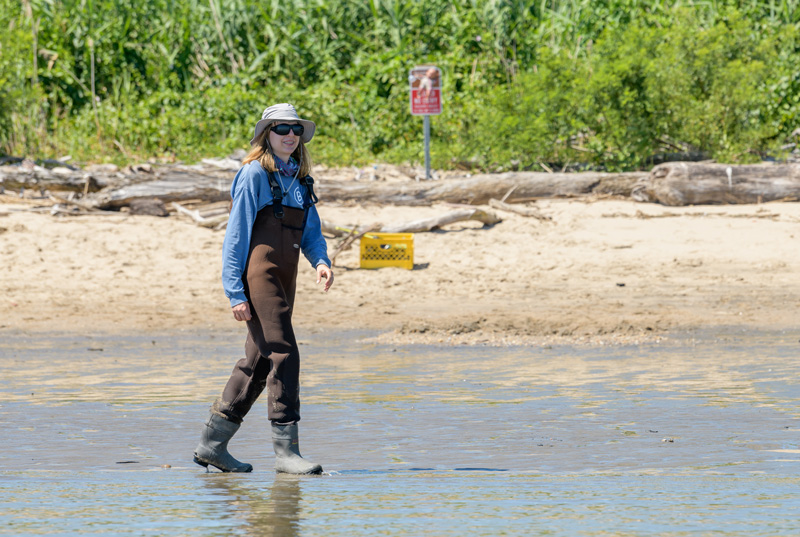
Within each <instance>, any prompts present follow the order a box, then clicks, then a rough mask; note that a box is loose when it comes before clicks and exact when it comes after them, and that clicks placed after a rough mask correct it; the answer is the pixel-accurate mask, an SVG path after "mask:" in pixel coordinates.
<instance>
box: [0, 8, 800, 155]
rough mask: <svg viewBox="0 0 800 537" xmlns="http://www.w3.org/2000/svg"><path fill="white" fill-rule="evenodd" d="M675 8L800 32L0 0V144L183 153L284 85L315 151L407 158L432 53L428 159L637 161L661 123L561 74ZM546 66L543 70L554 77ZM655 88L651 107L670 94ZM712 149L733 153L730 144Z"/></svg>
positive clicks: (635, 13) (782, 132)
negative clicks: (312, 131)
mask: <svg viewBox="0 0 800 537" xmlns="http://www.w3.org/2000/svg"><path fill="white" fill-rule="evenodd" d="M686 13H689V14H690V15H688V16H687V15H686ZM681 17H684V18H685V19H686V20H690V21H692V24H694V25H695V26H693V28H695V30H696V31H702V30H705V29H709V28H713V27H715V25H718V24H720V23H724V22H725V21H726V20H728V19H729V18H730V17H739V19H741V20H743V21H747V23H746V27H747V28H746V30H745V31H744V33H747V32H748V31H749V32H752V33H753V35H756V36H759V35H760V36H764V39H763V40H768V39H772V37H770V36H775V35H778V34H781V33H782V32H791V31H792V30H794V31H795V32H796V31H797V29H798V23H799V22H800V0H783V1H778V0H767V1H762V2H753V1H749V2H744V1H733V0H720V1H708V0H705V1H699V0H698V1H694V0H688V1H680V0H676V1H665V0H573V1H565V0H461V1H458V2H450V1H444V0H427V1H425V2H418V1H416V0H368V1H364V0H340V1H336V2H334V1H331V0H295V1H293V2H291V3H287V2H282V1H278V0H258V1H257V0H146V1H143V0H22V1H21V2H20V1H19V0H0V54H2V56H0V107H1V109H0V152H6V153H14V154H23V153H24V154H32V155H35V156H56V155H58V154H64V153H70V154H73V156H75V157H76V158H79V159H83V160H99V159H112V160H120V161H124V160H131V159H138V158H145V157H150V156H159V157H162V158H181V159H193V158H197V157H199V156H203V155H207V154H210V153H222V152H226V151H230V150H232V149H235V148H237V147H242V146H243V144H246V140H247V139H248V136H247V130H248V129H249V128H251V125H252V124H253V123H254V120H255V119H256V118H257V117H258V114H259V112H260V110H261V109H263V107H264V106H266V105H267V104H270V103H272V102H277V101H283V100H286V101H291V102H295V103H296V104H297V105H298V107H299V108H300V109H301V111H302V112H303V113H304V114H305V115H308V116H310V117H312V118H313V119H315V120H317V121H318V122H319V123H320V127H321V128H320V130H319V138H318V139H317V140H315V147H314V149H315V150H316V151H317V154H318V155H320V157H321V160H322V161H326V162H330V163H349V162H366V161H369V160H371V159H376V158H381V159H388V160H396V161H409V160H411V161H414V160H418V159H419V158H420V157H421V155H420V148H421V144H420V143H419V136H420V132H421V129H420V125H419V123H420V121H419V119H418V118H414V117H411V116H410V115H409V114H408V94H407V92H408V88H407V79H406V77H407V74H408V70H409V68H411V67H413V66H414V65H415V64H419V63H428V62H434V63H437V64H438V65H440V66H441V67H442V68H443V70H444V74H445V78H444V82H445V87H444V93H445V113H444V115H443V116H441V117H439V118H436V119H435V120H434V137H435V149H436V152H437V155H438V156H437V157H436V159H437V160H436V161H435V162H436V163H437V165H439V166H454V165H457V164H458V163H464V162H474V163H480V165H481V166H499V165H502V164H501V163H498V162H496V161H498V159H500V160H503V159H506V160H508V159H510V160H514V161H519V162H520V163H521V164H520V165H523V166H524V165H528V164H529V163H531V162H533V161H534V160H536V161H539V160H542V159H544V160H546V161H549V162H565V161H566V160H584V161H587V162H589V163H590V164H592V165H596V166H612V167H631V166H639V165H642V163H643V160H642V159H641V158H637V157H635V155H638V154H639V153H640V152H654V151H658V150H659V149H660V147H659V146H658V143H656V142H653V140H658V139H659V138H662V137H663V135H664V133H665V132H666V130H669V129H668V127H669V125H667V124H666V123H664V122H663V121H662V122H660V123H659V122H656V123H653V124H650V123H648V121H646V120H644V119H642V117H643V116H642V115H641V114H640V115H636V114H634V115H631V114H630V111H629V110H626V109H625V107H624V106H623V107H620V106H617V105H619V102H616V101H618V100H619V98H621V97H619V96H617V97H613V96H610V94H609V95H607V96H606V97H603V95H600V94H598V95H588V94H586V93H585V92H584V93H581V92H580V91H577V89H580V87H581V86H582V85H583V86H585V87H589V86H592V84H587V83H586V81H585V80H581V79H580V78H578V79H575V78H570V76H571V75H570V73H573V74H574V73H576V72H580V73H581V74H580V77H584V78H586V77H589V78H591V77H592V76H593V73H594V72H597V70H598V69H599V70H600V71H602V70H603V68H604V67H603V66H605V68H608V69H611V68H612V66H613V65H614V64H618V63H619V62H620V61H622V60H623V58H620V57H619V55H615V52H614V50H613V47H606V48H598V47H597V44H598V43H603V42H606V43H608V42H611V41H614V40H616V42H617V43H618V44H619V45H620V47H622V48H625V47H626V46H627V45H629V44H630V43H628V41H627V40H626V37H625V36H627V35H632V34H630V32H629V31H628V29H629V28H634V27H636V28H641V29H642V30H641V31H644V29H651V30H652V31H653V32H654V33H655V34H654V35H655V37H653V40H654V41H653V43H655V42H657V41H659V40H668V39H670V37H669V36H668V35H667V32H671V33H672V34H676V35H677V33H679V31H680V27H679V26H678V25H677V24H676V21H678V20H681V19H680V18H681ZM637 31H639V30H637ZM756 41H757V42H756V43H753V42H751V41H748V42H747V46H751V45H755V46H757V45H758V44H759V43H760V42H761V40H759V39H756ZM781 43H782V45H783V46H788V47H789V48H788V49H783V50H777V51H775V54H776V58H775V59H774V61H775V62H776V63H775V65H774V66H773V67H774V68H775V73H777V74H775V76H768V75H764V76H763V77H761V78H758V77H756V78H757V80H756V79H755V78H753V79H749V78H746V77H745V78H746V80H747V84H750V85H752V84H755V86H753V87H752V88H750V86H747V88H748V89H749V90H751V91H754V92H755V91H760V90H759V88H760V87H761V86H763V88H766V87H767V86H768V87H769V88H770V90H771V91H776V92H778V93H780V95H781V98H780V99H779V100H778V101H777V102H775V103H772V104H774V106H773V109H768V107H767V108H765V111H764V112H759V113H760V114H761V116H763V117H761V118H760V119H758V120H757V122H758V121H762V122H768V121H771V122H773V123H774V122H775V119H774V118H775V117H780V118H782V119H780V120H779V123H780V125H779V126H778V127H777V128H773V127H774V125H773V126H772V127H770V128H769V129H766V130H763V134H762V135H760V137H759V136H756V137H755V138H752V136H751V138H750V141H749V142H747V143H748V144H749V145H750V146H752V147H751V149H752V150H753V151H755V152H758V151H762V150H764V148H766V147H767V146H768V145H769V144H768V143H767V141H768V140H767V141H765V139H766V138H770V137H771V139H772V138H774V139H779V138H781V139H783V140H784V141H785V139H786V137H787V136H788V135H789V134H790V133H791V131H792V130H793V129H792V128H790V126H791V123H792V122H793V121H795V120H796V117H797V116H796V111H797V109H798V107H800V105H799V104H798V102H797V90H798V82H797V78H796V75H794V74H793V73H792V69H793V68H794V65H795V63H796V61H795V60H794V57H796V55H797V54H796V53H797V46H796V43H794V42H793V41H792V40H791V39H788V38H785V39H783V40H782V41H781ZM653 46H655V45H653ZM34 49H35V51H36V53H35V54H34ZM626 50H628V51H629V54H631V55H634V56H636V55H637V54H638V53H640V52H641V51H640V50H637V49H635V48H630V47H628V48H627V49H626ZM731 50H733V49H731ZM770 50H774V47H773V48H772V49H770ZM730 52H731V51H730V50H729V53H730ZM770 54H772V53H770ZM766 57H767V56H764V58H766ZM553 58H558V61H555V60H553ZM769 60H770V61H773V58H772V56H769ZM648 61H649V60H648ZM676 61H678V62H680V59H676ZM721 61H722V60H721V59H720V62H721ZM761 61H763V60H761ZM645 63H647V62H645ZM651 63H652V62H651ZM556 64H558V66H557V67H556ZM718 64H719V62H718ZM648 65H649V64H648ZM718 67H720V65H716V66H708V67H707V68H709V69H712V70H713V69H716V68H718ZM587 69H589V70H587ZM612 71H613V69H612ZM542 72H547V73H548V74H547V76H548V77H551V78H554V79H553V80H551V81H550V86H548V84H545V83H544V82H543V79H542V77H541V76H540V73H542ZM796 72H797V71H794V73H796ZM681 74H683V71H681ZM608 76H609V77H612V78H613V76H614V75H613V73H612V74H609V75H608ZM534 80H536V81H538V82H535V83H534V82H532V81H534ZM741 80H742V79H739V81H738V82H737V81H736V80H733V79H730V80H728V81H727V82H725V83H727V84H732V85H736V84H739V83H740V81H741ZM568 82H569V84H568ZM629 82H631V83H635V81H631V80H629ZM531 84H533V85H534V86H535V88H532V86H531ZM759 84H760V85H761V86H759ZM595 86H596V85H595ZM623 86H624V84H623ZM547 87H550V89H549V90H546V91H545V89H543V88H547ZM526 88H527V89H526ZM763 88H762V89H763ZM620 91H622V92H623V93H624V92H625V91H633V90H632V89H631V88H630V87H627V86H625V87H622V88H621V89H620ZM529 94H530V95H529ZM533 95H535V97H534V96H533ZM565 95H571V96H572V97H571V100H570V101H565ZM620 95H622V94H620ZM676 97H679V95H678V96H676ZM624 98H628V97H624ZM659 98H660V99H661V101H658V102H659V104H658V106H666V107H670V106H673V105H674V106H679V105H680V103H678V104H675V103H672V102H671V101H670V99H671V97H669V96H661V97H659ZM531 99H535V101H536V102H531ZM576 99H577V100H578V101H581V102H582V103H583V104H578V103H576V102H575V100H576ZM604 99H606V101H607V102H605V103H604V101H603V100H604ZM608 99H611V101H608ZM654 99H655V98H654ZM665 99H666V101H667V102H664V100H665ZM615 100H616V101H615ZM526 102H528V103H529V106H530V107H533V108H535V109H536V110H537V111H538V113H539V114H540V115H541V113H542V110H544V111H546V112H547V115H546V117H533V116H531V117H528V118H526V119H525V120H524V121H522V120H521V118H519V117H517V116H518V115H519V113H520V112H521V110H523V109H524V110H527V111H526V113H533V110H532V109H528V108H525V106H528V105H525V106H523V107H522V108H521V106H522V105H523V104H524V103H526ZM747 102H748V103H749V102H750V101H747ZM770 102H772V101H770ZM654 103H656V100H653V101H652V102H650V105H654ZM615 106H617V107H616V108H614V107H615ZM680 106H683V107H684V109H685V110H688V109H689V108H691V107H688V108H687V107H686V106H684V105H680ZM748 106H750V105H748ZM576 107H577V108H579V109H580V110H581V111H582V113H584V112H585V113H604V114H605V115H606V116H607V118H609V119H608V121H613V122H614V124H615V126H614V127H613V128H609V127H608V125H607V123H604V122H598V121H594V122H592V121H590V120H589V119H581V120H580V121H579V120H578V119H577V118H578V116H575V115H573V117H572V120H570V119H569V118H567V117H564V114H565V112H564V111H565V110H572V111H573V112H574V111H575V110H576ZM504 114H506V115H508V117H507V116H506V115H504ZM767 116H769V117H767ZM483 117H496V118H497V119H499V120H502V121H506V120H507V121H508V122H511V123H513V122H514V120H515V119H516V120H517V121H519V123H520V125H518V127H517V128H515V129H511V130H510V131H509V132H510V133H512V134H513V135H514V136H517V133H520V132H521V133H522V134H521V135H520V136H522V139H523V140H524V139H526V138H527V140H528V141H527V142H524V143H528V144H533V145H531V146H530V147H529V148H528V149H527V150H526V149H524V148H523V149H520V150H518V151H516V152H515V154H514V155H513V156H512V155H511V154H507V153H504V152H503V147H505V146H508V140H505V141H504V140H495V141H492V142H487V141H486V140H485V139H483V138H482V135H481V132H480V131H476V129H479V128H480V129H483V128H491V126H490V125H487V124H485V122H482V121H483V120H481V118H483ZM581 117H583V116H581ZM559 118H560V119H559ZM751 119H752V118H751ZM570 121H571V122H572V123H570ZM631 121H636V122H638V123H636V124H632V123H630V122H631ZM748 121H750V120H748ZM578 123H580V125H579V124H578ZM629 123H630V124H629ZM770 125H772V124H770ZM651 128H652V129H656V130H658V131H659V132H654V133H653V135H652V138H653V140H650V141H648V142H647V143H644V142H627V141H625V140H624V139H623V138H624V136H623V138H620V136H622V133H624V132H626V131H630V130H633V131H636V132H643V131H644V130H646V129H651ZM697 128H700V127H697ZM543 129H544V130H543ZM548 129H549V130H548ZM665 129H666V130H665ZM673 131H675V129H673V130H672V131H670V136H672V135H678V134H680V136H683V138H682V139H681V140H680V142H681V143H684V144H685V145H687V146H692V147H697V146H699V148H700V149H705V150H710V151H712V152H714V151H715V150H717V149H718V148H719V140H716V139H712V138H713V137H712V138H709V139H708V140H705V139H702V137H698V136H695V135H694V134H692V135H691V136H690V135H689V134H686V133H679V132H678V131H675V132H673ZM604 133H605V135H606V136H605V137H604ZM612 133H613V136H612ZM514 136H512V138H513V137H514ZM576 136H577V137H580V138H581V139H584V138H586V140H588V142H590V144H589V146H590V151H588V152H583V153H581V152H576V151H574V150H570V149H568V147H569V146H570V144H568V143H567V142H565V140H567V139H569V138H570V137H576ZM613 138H617V139H618V141H617V142H613V143H612V141H611V140H612V139H613ZM488 139H491V137H488ZM715 140H716V141H715ZM515 143H516V142H515ZM519 143H520V144H523V142H522V141H519ZM737 143H738V142H737ZM592 144H594V145H592ZM598 144H599V145H598ZM704 144H705V145H708V147H702V146H703V145H704ZM715 144H716V145H715ZM512 145H513V144H512ZM572 145H574V144H572ZM734 145H735V144H734ZM746 145H747V144H746ZM601 146H602V147H601ZM580 147H583V146H580ZM534 148H538V149H536V150H535V151H534ZM591 148H596V149H591ZM584 149H586V148H584ZM526 151H527V153H526ZM720 151H721V152H720V154H725V155H729V156H731V158H735V157H736V155H737V154H738V153H737V152H741V151H739V150H738V149H737V150H732V149H731V148H730V147H729V148H728V149H724V150H720ZM742 151H743V153H742V154H749V153H748V150H747V149H743V150H742ZM534 153H535V155H534ZM629 153H630V154H633V155H634V157H630V156H625V155H626V154H629ZM489 155H495V156H493V157H490V156H489ZM534 157H535V159H534ZM526 163H527V164H526Z"/></svg>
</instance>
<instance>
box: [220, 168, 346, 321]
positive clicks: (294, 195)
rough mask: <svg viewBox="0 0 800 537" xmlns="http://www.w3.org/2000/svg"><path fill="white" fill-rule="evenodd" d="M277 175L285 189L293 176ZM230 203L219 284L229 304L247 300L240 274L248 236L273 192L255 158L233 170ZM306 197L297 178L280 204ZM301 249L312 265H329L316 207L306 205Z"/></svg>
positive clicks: (299, 205)
mask: <svg viewBox="0 0 800 537" xmlns="http://www.w3.org/2000/svg"><path fill="white" fill-rule="evenodd" d="M277 175H279V176H280V181H281V182H282V185H283V188H288V187H289V185H290V184H291V183H292V180H293V178H292V177H288V176H286V175H282V174H277ZM231 198H233V206H232V207H231V214H230V217H229V219H228V228H227V230H226V232H225V240H224V241H223V243H222V286H223V288H224V289H225V296H227V297H228V298H229V299H230V302H231V307H233V306H235V305H236V304H241V303H242V302H247V297H246V296H245V294H244V284H243V283H242V274H244V270H245V268H246V267H245V264H246V263H247V255H248V253H249V252H250V238H251V237H252V235H253V224H254V223H255V221H256V215H257V214H258V211H260V210H261V209H263V208H264V207H265V206H267V205H271V204H272V191H271V190H270V188H269V179H268V178H267V172H266V171H264V168H262V167H261V164H260V163H259V162H258V161H252V162H249V163H247V164H245V165H244V166H242V167H241V168H240V169H239V171H238V172H237V173H236V177H234V179H233V184H232V185H231ZM307 199H308V189H307V188H306V187H305V186H302V185H301V184H300V179H299V178H298V179H297V180H296V181H294V184H293V185H292V186H291V188H289V191H288V192H287V193H286V195H285V196H284V197H283V200H282V201H283V205H284V206H286V207H295V208H298V209H302V208H303V205H304V202H305V200H307ZM300 251H301V252H303V255H305V256H306V259H308V261H309V262H310V263H311V265H312V266H313V267H315V268H316V267H317V266H319V265H320V264H325V265H327V266H329V267H330V266H331V261H330V259H328V245H327V243H326V242H325V237H323V236H322V226H321V223H320V219H319V213H317V208H316V207H315V206H313V205H312V206H311V207H309V208H308V217H307V218H306V225H305V228H304V230H303V240H302V241H301V242H300Z"/></svg>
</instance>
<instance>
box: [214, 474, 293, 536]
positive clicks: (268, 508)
mask: <svg viewBox="0 0 800 537" xmlns="http://www.w3.org/2000/svg"><path fill="white" fill-rule="evenodd" d="M201 477H202V480H203V484H204V485H205V486H206V487H208V488H209V489H211V490H212V491H217V492H220V493H222V495H223V498H224V501H225V502H226V503H227V504H228V505H229V506H230V508H231V510H230V517H231V518H235V519H240V520H241V522H242V524H241V525H237V526H238V528H237V529H238V531H237V533H242V534H243V535H248V536H253V537H262V536H263V537H295V536H296V535H298V527H299V523H300V480H301V479H302V477H299V476H292V475H286V474H276V475H275V481H273V483H272V486H271V487H270V489H269V490H268V491H265V490H264V489H260V488H256V487H255V483H253V482H252V481H250V480H243V479H241V476H237V475H232V474H223V473H218V472H212V473H207V474H201Z"/></svg>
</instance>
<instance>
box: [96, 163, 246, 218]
mask: <svg viewBox="0 0 800 537" xmlns="http://www.w3.org/2000/svg"><path fill="white" fill-rule="evenodd" d="M232 179H233V178H232V177H231V176H230V174H226V175H224V176H223V175H210V174H205V173H200V172H194V171H169V172H166V173H160V174H158V177H157V178H156V179H154V180H151V181H145V182H141V183H136V184H130V185H126V186H122V187H119V188H115V189H107V190H104V191H102V192H98V193H97V194H94V195H92V196H90V197H89V198H90V200H91V202H92V204H93V205H94V206H95V207H98V208H100V209H118V208H119V207H125V206H128V205H130V204H131V202H132V201H133V200H135V199H142V198H158V199H160V200H161V201H163V202H164V203H169V202H173V201H183V200H189V199H201V200H204V201H223V200H227V199H230V186H231V180H232Z"/></svg>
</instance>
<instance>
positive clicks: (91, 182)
mask: <svg viewBox="0 0 800 537" xmlns="http://www.w3.org/2000/svg"><path fill="white" fill-rule="evenodd" d="M107 185H108V181H107V180H106V178H105V177H103V176H102V175H95V174H92V173H87V172H82V171H80V170H78V171H76V170H72V169H70V168H66V167H57V168H53V169H48V168H43V167H41V166H30V167H28V166H0V187H2V188H3V189H5V190H19V189H23V188H24V189H37V190H50V191H61V192H68V191H72V192H97V191H98V190H100V189H101V188H103V187H105V186H107Z"/></svg>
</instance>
